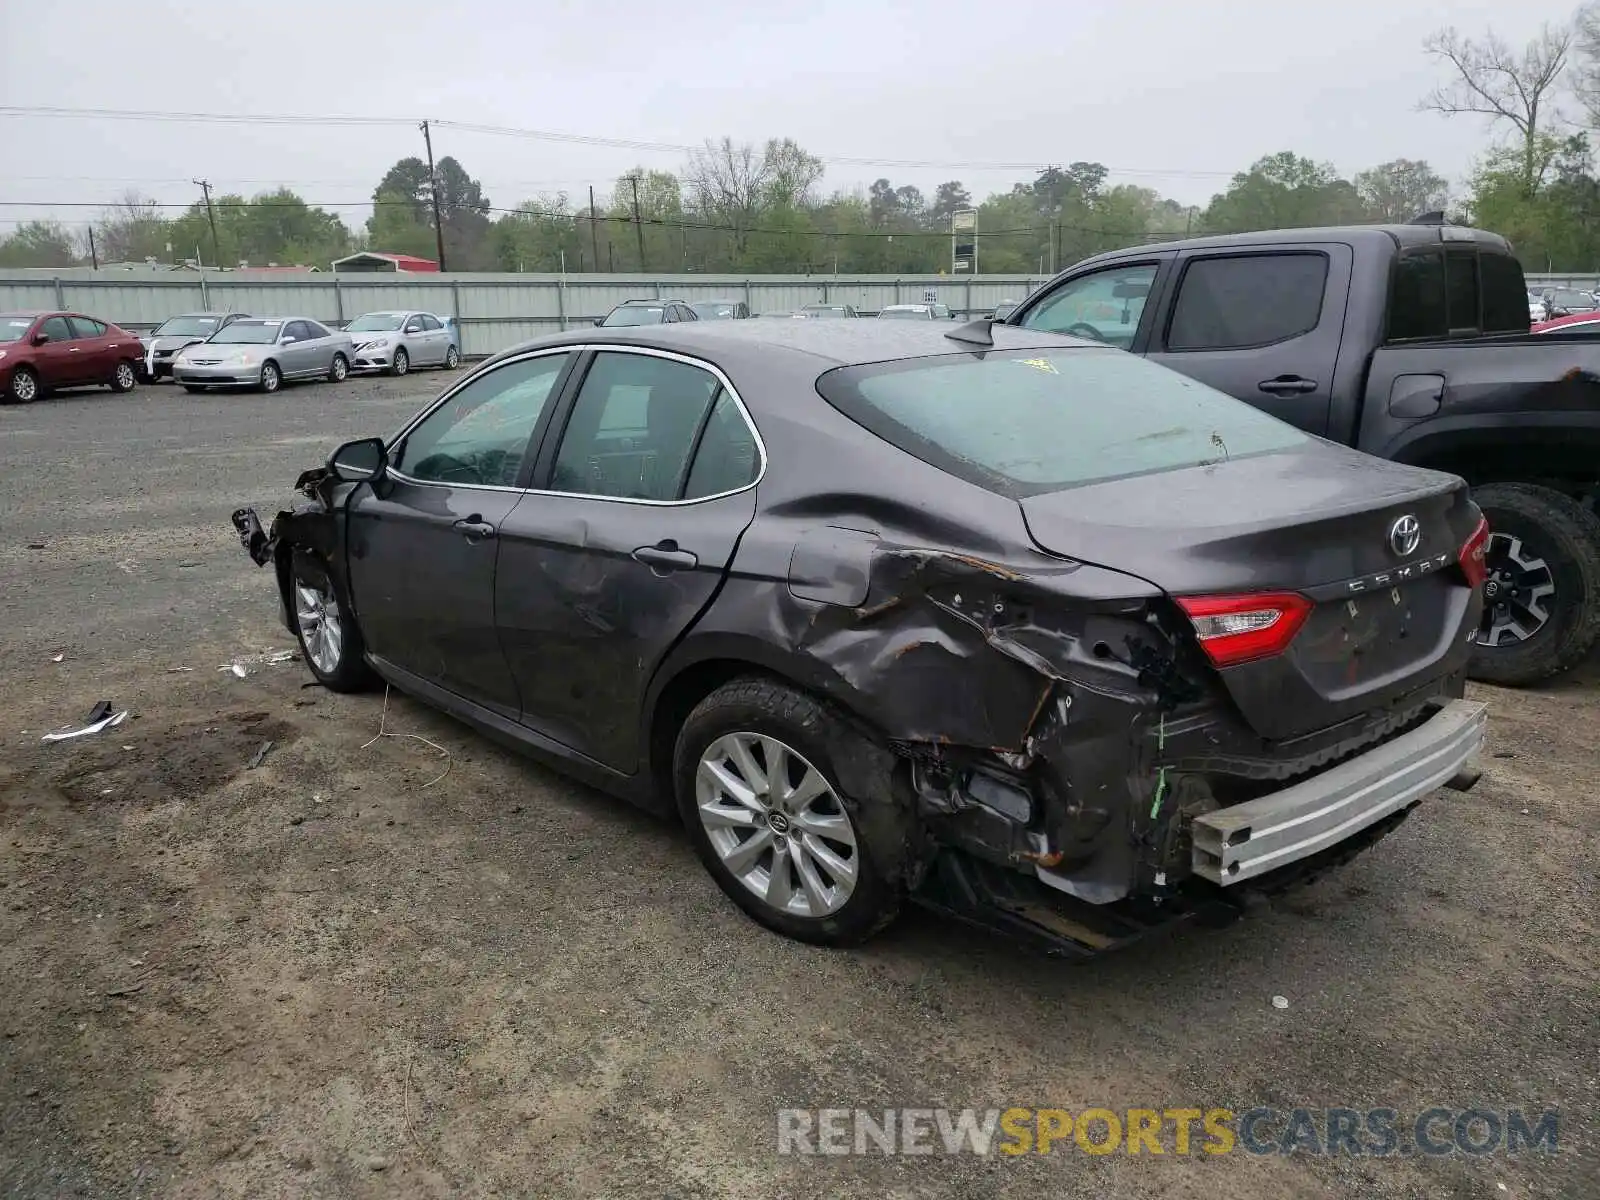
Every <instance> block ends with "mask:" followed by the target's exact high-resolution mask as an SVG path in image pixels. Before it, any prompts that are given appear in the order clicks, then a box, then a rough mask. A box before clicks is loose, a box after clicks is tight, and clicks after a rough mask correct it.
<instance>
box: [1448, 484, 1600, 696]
mask: <svg viewBox="0 0 1600 1200" xmlns="http://www.w3.org/2000/svg"><path fill="white" fill-rule="evenodd" d="M1472 498H1473V500H1475V501H1476V502H1477V504H1478V507H1479V508H1481V509H1482V510H1483V514H1484V516H1486V517H1487V518H1488V519H1489V543H1488V546H1487V547H1486V549H1485V553H1484V565H1485V567H1486V568H1487V570H1488V577H1487V578H1486V579H1485V580H1484V584H1483V620H1482V623H1481V624H1480V625H1479V627H1478V644H1477V648H1476V650H1475V651H1474V653H1473V656H1472V663H1471V667H1470V670H1469V673H1470V674H1471V676H1472V678H1474V679H1480V680H1483V681H1484V682H1486V683H1501V684H1510V685H1512V686H1520V685H1522V684H1529V683H1536V682H1538V681H1539V680H1541V679H1546V678H1548V677H1549V676H1551V675H1555V674H1557V673H1559V672H1561V671H1565V670H1567V669H1568V668H1570V667H1573V666H1576V665H1577V664H1578V663H1579V662H1581V661H1582V660H1583V659H1584V657H1585V656H1587V655H1588V653H1589V651H1590V650H1591V649H1592V648H1593V647H1594V644H1595V641H1596V639H1597V638H1600V518H1596V517H1595V515H1594V514H1593V513H1591V512H1590V511H1589V510H1588V509H1586V508H1584V507H1583V506H1582V505H1581V504H1579V503H1578V502H1577V501H1575V500H1573V499H1571V498H1570V497H1568V496H1565V495H1563V494H1562V493H1560V492H1557V491H1555V490H1553V489H1551V488H1546V487H1538V486H1535V485H1533V484H1526V483H1496V484H1490V485H1488V486H1487V487H1481V488H1477V489H1474V491H1473V493H1472Z"/></svg>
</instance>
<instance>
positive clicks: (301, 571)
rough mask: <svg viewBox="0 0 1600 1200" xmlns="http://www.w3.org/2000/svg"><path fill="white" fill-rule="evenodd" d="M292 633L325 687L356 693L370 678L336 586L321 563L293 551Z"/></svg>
mask: <svg viewBox="0 0 1600 1200" xmlns="http://www.w3.org/2000/svg"><path fill="white" fill-rule="evenodd" d="M289 599H290V604H291V605H292V607H293V611H294V626H295V636H296V637H297V638H298V639H299V641H300V651H301V653H302V654H304V655H305V660H306V665H307V666H308V667H310V668H311V673H312V674H313V675H315V676H316V677H317V682H318V683H320V684H322V686H323V687H325V688H327V689H328V690H329V691H330V692H359V691H363V690H365V689H366V688H367V687H368V686H370V684H371V683H372V679H373V675H372V668H370V667H369V666H367V663H366V659H365V657H364V655H365V653H366V646H365V645H364V643H363V642H362V640H361V631H360V630H359V629H357V628H356V623H355V621H354V620H353V619H352V618H351V616H350V610H349V608H348V607H347V606H346V604H345V602H344V599H343V597H342V596H340V595H339V590H338V587H337V586H336V585H335V584H334V582H333V579H332V578H331V577H330V576H329V575H328V572H327V571H326V570H325V569H324V568H323V566H322V564H321V563H318V562H316V561H314V560H311V559H308V558H306V557H305V556H304V555H302V554H296V555H295V558H294V563H293V565H292V566H291V568H290V571H289Z"/></svg>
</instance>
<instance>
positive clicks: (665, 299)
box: [617, 296, 684, 308]
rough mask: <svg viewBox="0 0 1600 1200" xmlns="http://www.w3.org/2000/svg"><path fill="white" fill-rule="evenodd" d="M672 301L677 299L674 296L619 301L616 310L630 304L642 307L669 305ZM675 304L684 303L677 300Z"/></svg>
mask: <svg viewBox="0 0 1600 1200" xmlns="http://www.w3.org/2000/svg"><path fill="white" fill-rule="evenodd" d="M674 300H677V297H675V296H662V297H661V298H660V299H659V300H623V301H620V302H619V303H618V304H617V307H618V308H626V307H628V306H629V305H631V304H644V305H658V304H671V303H673V301H674ZM677 302H678V303H679V304H682V303H684V301H682V300H677Z"/></svg>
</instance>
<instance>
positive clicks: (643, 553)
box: [633, 538, 700, 575]
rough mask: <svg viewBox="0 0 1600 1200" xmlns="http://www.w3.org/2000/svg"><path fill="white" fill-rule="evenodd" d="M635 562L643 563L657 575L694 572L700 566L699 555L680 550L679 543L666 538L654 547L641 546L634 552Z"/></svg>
mask: <svg viewBox="0 0 1600 1200" xmlns="http://www.w3.org/2000/svg"><path fill="white" fill-rule="evenodd" d="M633 560H634V561H635V562H642V563H644V564H645V565H646V566H648V567H649V568H650V569H651V570H653V571H655V572H656V573H657V574H661V575H665V574H666V573H668V572H669V571H692V570H693V569H694V568H695V567H698V566H699V565H700V558H699V556H698V555H695V554H692V553H690V552H689V551H688V550H680V549H678V543H677V542H675V541H673V540H672V539H671V538H665V539H663V540H662V541H659V542H657V543H656V544H655V545H654V546H640V547H639V548H638V549H637V550H635V551H634V552H633Z"/></svg>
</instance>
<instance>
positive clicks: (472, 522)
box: [450, 513, 495, 542]
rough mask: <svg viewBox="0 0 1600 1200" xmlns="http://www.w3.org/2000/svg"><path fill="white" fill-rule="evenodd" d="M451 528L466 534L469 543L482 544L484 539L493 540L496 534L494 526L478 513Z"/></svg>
mask: <svg viewBox="0 0 1600 1200" xmlns="http://www.w3.org/2000/svg"><path fill="white" fill-rule="evenodd" d="M450 528H451V529H454V530H456V531H457V532H459V533H463V534H465V535H466V538H467V541H469V542H481V541H483V539H484V538H492V537H493V536H494V534H495V529H494V526H493V525H491V524H489V522H487V521H485V520H484V519H483V517H482V516H480V515H479V514H478V513H473V514H472V515H471V516H470V517H467V518H465V519H464V520H460V521H457V522H456V523H455V524H453V525H451V526H450Z"/></svg>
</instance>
